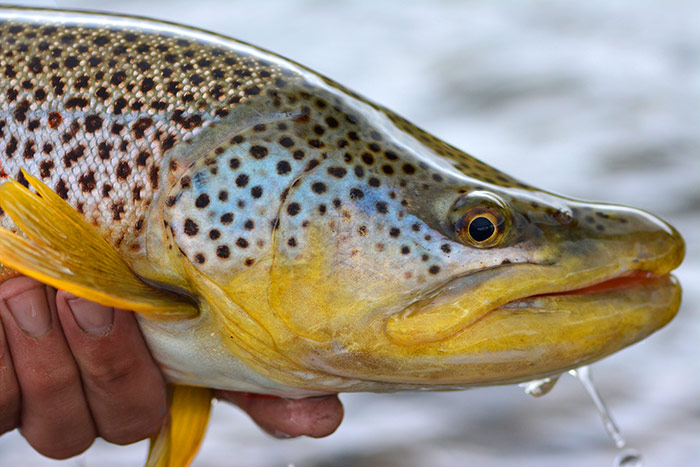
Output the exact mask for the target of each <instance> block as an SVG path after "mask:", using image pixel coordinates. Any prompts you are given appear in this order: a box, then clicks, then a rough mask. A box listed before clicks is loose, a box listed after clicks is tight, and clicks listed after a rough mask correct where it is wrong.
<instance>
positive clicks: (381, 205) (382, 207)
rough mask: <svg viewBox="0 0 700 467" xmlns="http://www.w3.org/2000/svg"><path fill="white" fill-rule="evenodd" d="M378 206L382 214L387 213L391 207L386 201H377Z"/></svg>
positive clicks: (378, 210)
mask: <svg viewBox="0 0 700 467" xmlns="http://www.w3.org/2000/svg"><path fill="white" fill-rule="evenodd" d="M376 207H377V212H378V213H380V214H387V213H388V212H389V208H388V206H387V204H386V203H385V202H384V201H377V204H376Z"/></svg>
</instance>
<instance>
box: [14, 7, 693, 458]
mask: <svg viewBox="0 0 700 467" xmlns="http://www.w3.org/2000/svg"><path fill="white" fill-rule="evenodd" d="M35 3H36V2H35ZM57 3H58V5H59V6H62V7H71V6H72V7H79V8H91V7H92V8H95V7H98V6H99V8H102V9H108V10H111V11H118V12H126V13H132V14H140V15H147V16H151V17H156V18H160V19H166V20H170V21H176V22H181V23H186V24H191V25H195V26H199V27H202V28H206V29H210V30H213V31H216V32H219V33H223V34H226V35H230V36H232V37H236V38H239V39H242V40H244V41H247V42H251V43H253V44H256V45H259V46H262V47H265V48H268V49H270V50H273V51H275V52H277V53H280V54H282V55H285V56H288V57H290V58H293V59H294V60H296V61H299V62H301V63H303V64H305V65H307V66H309V67H311V68H313V69H315V70H317V71H319V72H321V73H324V74H326V75H327V76H330V77H332V78H333V79H335V80H337V81H339V82H340V83H342V84H344V85H346V86H348V87H350V88H351V89H354V90H356V91H358V92H360V93H361V94H364V95H366V96H368V97H370V98H371V99H373V100H376V101H378V102H380V103H382V104H384V105H386V106H388V107H389V108H392V109H393V110H396V111H397V112H398V113H400V114H402V115H404V116H405V117H407V118H408V119H409V120H411V121H413V122H415V123H417V124H419V125H420V126H422V127H423V128H425V129H427V130H428V131H430V132H432V133H434V134H436V135H438V136H440V137H442V138H443V139H445V140H446V141H448V142H450V143H452V144H454V145H456V146H458V147H460V148H463V149H465V150H467V151H469V152H470V153H472V154H474V155H476V156H477V157H479V158H480V159H482V160H484V161H485V162H487V163H489V164H491V165H493V166H496V167H498V168H500V169H502V170H504V171H505V172H507V173H509V174H512V175H514V176H516V177H518V178H520V179H523V180H526V181H527V182H529V183H531V184H533V185H536V186H540V187H542V188H546V189H549V190H551V191H555V192H561V193H565V194H567V195H570V196H574V197H580V198H584V199H596V200H607V201H614V202H619V203H626V204H630V205H634V206H637V207H641V208H644V209H647V210H649V211H652V212H654V213H656V214H658V215H661V216H662V217H664V218H665V219H666V220H668V221H669V222H671V223H672V224H674V225H675V226H676V227H677V228H678V229H679V230H680V231H681V233H682V234H683V235H684V237H685V239H686V242H687V258H686V260H685V263H684V264H683V266H682V267H681V268H680V269H679V270H678V274H677V276H678V277H679V278H680V280H681V283H682V284H683V285H684V288H685V291H684V302H683V306H682V309H681V311H680V312H679V314H678V316H677V318H676V319H675V320H674V321H673V322H672V323H671V324H670V325H668V326H667V327H666V328H665V329H663V330H662V331H660V332H659V333H657V334H656V335H653V336H651V337H650V338H649V339H648V340H646V341H644V342H642V343H640V344H637V345H635V346H634V347H632V348H629V349H626V350H624V351H622V352H620V353H619V354H616V355H613V356H611V357H609V358H607V359H605V360H604V361H602V362H599V363H598V364H596V365H594V366H593V367H592V371H593V376H594V379H595V380H596V382H597V383H598V386H599V389H600V391H601V393H602V394H603V396H604V398H605V399H606V402H607V403H608V405H609V406H610V408H611V410H612V411H613V415H614V416H615V418H616V419H617V421H618V424H619V425H620V426H621V428H622V430H623V432H624V433H625V435H626V436H627V438H628V440H629V442H630V444H631V445H633V446H635V447H637V448H639V449H640V450H641V451H642V454H643V455H644V458H645V461H646V465H648V466H688V465H698V464H700V376H699V375H700V371H699V370H700V358H699V357H700V287H698V285H700V3H698V2H695V1H692V0H688V1H678V0H672V1H665V2H633V1H628V2H610V1H607V0H596V1H577V2H553V1H530V2H528V1H524V2H488V1H464V2H458V1H430V2H429V1H425V2H400V1H383V2H339V1H336V2H328V1H321V0H307V1H301V0H300V1H285V2H281V1H280V2H272V1H270V2H253V1H249V2H240V1H228V2H223V1H222V2H214V1H198V2H191V1H189V2H184V1H178V2H175V1H167V2H166V1H148V2H146V1H139V2H110V3H108V2H102V3H96V2H88V1H82V2H80V1H59V2H57ZM562 379H563V380H562V381H560V383H559V384H558V385H557V387H555V388H554V390H553V391H552V392H551V393H550V394H549V395H547V396H546V397H544V398H542V399H537V400H536V399H533V398H531V397H529V396H526V395H524V394H523V393H522V391H520V390H519V389H518V388H517V387H498V388H486V389H478V390H472V391H466V392H455V393H420V394H394V395H372V394H354V395H343V396H342V400H343V402H344V403H345V406H346V416H345V421H344V423H343V425H342V426H341V427H340V429H339V430H338V431H337V432H336V433H335V434H334V435H332V436H331V437H329V438H327V439H322V440H311V439H299V440H287V441H278V440H274V439H272V438H269V437H268V436H266V435H264V434H263V433H262V432H261V431H259V430H258V429H257V428H256V427H255V426H254V425H253V423H252V422H250V421H249V420H248V419H247V418H246V417H245V416H244V415H243V414H242V413H241V412H240V411H239V410H237V409H236V408H234V407H231V406H228V405H226V404H218V405H217V406H216V408H215V411H214V416H213V423H212V425H211V426H210V429H209V433H208V436H207V438H206V440H205V442H204V445H203V447H202V450H201V452H200V455H199V456H198V457H197V459H196V461H195V465H197V466H200V467H201V466H287V465H290V464H293V465H296V466H314V467H320V466H347V467H350V466H386V467H389V466H428V465H429V466H459V465H479V466H507V465H538V466H561V465H567V466H609V465H612V461H613V459H614V457H615V456H616V454H617V453H616V450H615V448H614V447H613V445H612V443H611V442H610V441H609V440H608V439H607V437H606V435H605V433H604V431H603V429H602V427H601V423H600V421H599V419H598V415H597V413H596V412H595V410H594V407H593V404H592V403H591V401H590V400H589V399H588V397H587V396H586V394H585V392H584V390H583V388H582V387H581V386H580V385H579V384H578V382H577V381H575V380H573V379H572V378H562ZM145 453H146V445H145V443H139V444H136V445H133V446H129V447H117V446H111V445H107V444H106V443H103V442H100V441H98V442H96V443H95V445H94V446H93V447H92V448H91V449H90V450H88V451H87V453H85V454H84V455H82V456H80V457H77V458H75V459H71V460H67V461H63V462H57V461H51V460H48V459H45V458H42V457H41V456H39V455H38V454H36V453H34V452H33V451H32V450H31V448H30V447H29V446H28V445H27V444H26V442H25V441H24V440H23V439H22V438H21V437H20V436H19V435H18V434H17V433H16V432H15V433H12V434H9V435H5V436H3V437H1V438H0V465H2V466H51V467H53V466H64V465H65V466H100V467H106V466H121V465H138V464H139V463H141V462H142V461H143V459H144V458H145Z"/></svg>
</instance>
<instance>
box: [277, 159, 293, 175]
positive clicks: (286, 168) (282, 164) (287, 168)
mask: <svg viewBox="0 0 700 467" xmlns="http://www.w3.org/2000/svg"><path fill="white" fill-rule="evenodd" d="M291 170H292V166H291V165H289V162H287V161H279V162H278V163H277V173H278V174H279V175H287V174H288V173H289V172H291Z"/></svg>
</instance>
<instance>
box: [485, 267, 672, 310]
mask: <svg viewBox="0 0 700 467" xmlns="http://www.w3.org/2000/svg"><path fill="white" fill-rule="evenodd" d="M671 276H672V275H671V273H655V272H651V271H644V270H629V271H625V272H623V273H622V274H617V275H611V276H610V277H607V278H602V279H600V280H596V281H591V282H590V283H588V284H584V285H580V284H579V285H577V286H575V287H569V288H564V289H562V290H560V291H556V292H546V293H541V294H532V295H528V296H525V297H521V298H517V299H514V300H511V301H509V302H506V303H505V304H503V305H501V306H499V307H496V308H495V309H497V308H508V307H509V305H518V304H523V303H525V302H528V301H533V300H537V299H546V298H549V297H566V296H584V295H591V296H593V295H601V294H607V293H624V292H625V291H628V290H630V289H634V288H637V287H643V286H646V285H650V284H653V283H661V282H664V281H666V280H667V279H669V278H670V277H671Z"/></svg>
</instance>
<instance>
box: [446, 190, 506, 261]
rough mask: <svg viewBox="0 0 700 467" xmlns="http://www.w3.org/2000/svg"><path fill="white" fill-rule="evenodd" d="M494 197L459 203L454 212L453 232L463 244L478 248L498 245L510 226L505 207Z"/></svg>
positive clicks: (469, 198)
mask: <svg viewBox="0 0 700 467" xmlns="http://www.w3.org/2000/svg"><path fill="white" fill-rule="evenodd" d="M499 201H500V200H498V199H495V198H493V197H486V198H482V197H473V196H470V197H468V198H467V199H462V200H460V201H458V202H457V203H456V204H455V206H454V207H453V210H452V220H453V224H452V226H453V230H454V232H455V234H456V235H457V237H458V238H459V240H460V241H461V242H462V243H465V244H468V245H472V246H475V247H477V248H490V247H493V246H496V245H498V244H499V243H500V242H501V241H502V240H503V238H504V237H505V234H506V227H507V224H508V220H507V216H506V208H505V206H504V205H503V204H502V203H500V202H499Z"/></svg>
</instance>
